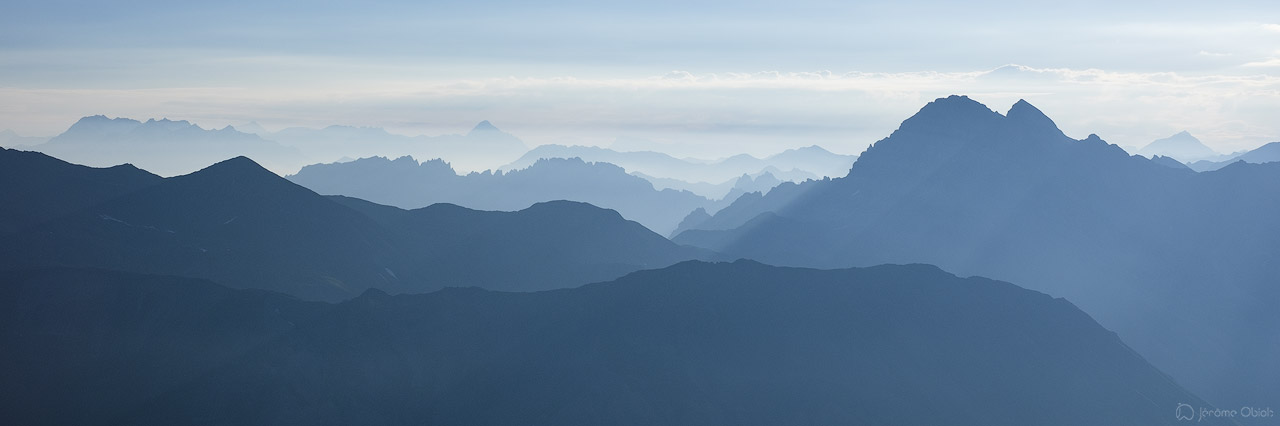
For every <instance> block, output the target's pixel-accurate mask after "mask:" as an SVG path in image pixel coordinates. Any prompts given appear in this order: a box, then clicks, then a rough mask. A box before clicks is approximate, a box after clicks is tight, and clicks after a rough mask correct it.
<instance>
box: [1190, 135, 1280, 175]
mask: <svg viewBox="0 0 1280 426" xmlns="http://www.w3.org/2000/svg"><path fill="white" fill-rule="evenodd" d="M1237 161H1243V162H1246V163H1254V164H1262V163H1272V162H1277V161H1280V142H1271V143H1268V144H1266V145H1263V146H1260V147H1258V148H1257V149H1253V150H1250V151H1246V152H1243V153H1240V154H1236V155H1232V156H1229V158H1226V159H1223V160H1221V161H1210V160H1201V161H1197V162H1194V163H1191V164H1190V165H1189V166H1191V168H1192V169H1194V170H1195V171H1197V172H1207V171H1213V170H1218V169H1221V168H1223V167H1226V166H1227V165H1229V164H1231V163H1234V162H1237Z"/></svg>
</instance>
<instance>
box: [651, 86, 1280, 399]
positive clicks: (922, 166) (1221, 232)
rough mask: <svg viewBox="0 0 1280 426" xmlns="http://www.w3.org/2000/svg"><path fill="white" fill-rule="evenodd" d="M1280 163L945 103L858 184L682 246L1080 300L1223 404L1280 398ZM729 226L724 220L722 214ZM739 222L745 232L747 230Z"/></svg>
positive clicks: (781, 193)
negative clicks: (1203, 156) (974, 281)
mask: <svg viewBox="0 0 1280 426" xmlns="http://www.w3.org/2000/svg"><path fill="white" fill-rule="evenodd" d="M1276 211H1280V163H1269V164H1247V163H1243V162H1241V163H1234V164H1231V165H1229V166H1227V167H1224V168H1222V169H1220V170H1218V171H1214V172H1204V173H1196V172H1194V171H1192V170H1188V169H1186V168H1181V169H1179V168H1173V167H1168V166H1166V165H1164V164H1158V163H1156V162H1153V161H1152V160H1149V159H1147V158H1143V157H1139V156H1130V155H1129V154H1127V153H1125V152H1124V150H1122V149H1120V148H1119V147H1116V146H1115V145H1110V144H1107V143H1106V142H1104V141H1103V140H1102V139H1101V138H1099V137H1098V136H1096V135H1089V137H1087V138H1085V139H1082V140H1076V139H1072V138H1069V137H1067V136H1066V135H1064V134H1063V133H1062V131H1060V130H1059V129H1058V128H1057V126H1056V125H1055V124H1054V123H1053V121H1052V120H1051V119H1049V118H1048V117H1047V116H1045V115H1044V114H1043V113H1042V112H1040V111H1039V110H1038V109H1036V108H1035V107H1033V106H1031V105H1030V104H1029V103H1027V102H1025V101H1020V102H1018V103H1016V104H1015V105H1014V106H1013V107H1012V108H1011V109H1010V110H1009V111H1008V113H1007V114H1004V115H1001V114H999V113H996V112H994V111H991V110H990V109H988V108H987V107H986V106H984V105H982V104H980V103H978V102H975V101H973V100H971V99H969V98H967V97H962V96H952V97H948V98H942V99H938V100H936V101H934V102H931V103H930V104H928V105H926V106H925V107H924V108H922V109H921V110H920V111H919V112H918V113H916V114H915V115H914V116H912V117H911V118H908V119H907V120H906V121H904V122H903V123H902V125H901V126H900V127H899V128H898V129H897V130H895V131H894V132H893V133H892V134H891V135H890V136H889V137H887V138H885V139H883V140H880V141H878V142H876V143H875V144H874V145H873V146H872V147H871V148H869V149H868V150H867V151H866V152H864V153H863V154H862V156H861V157H860V158H859V159H858V162H857V163H855V164H854V165H853V167H852V169H851V170H850V172H849V174H848V175H847V176H845V177H843V178H837V179H830V180H822V181H811V182H807V183H802V184H796V185H782V186H779V187H778V188H775V189H774V190H772V191H770V192H769V194H768V195H765V196H763V197H760V198H748V197H743V198H740V199H739V200H738V201H737V202H735V203H734V205H732V206H730V207H727V208H725V209H724V210H722V211H720V212H719V213H717V214H716V215H715V216H714V217H711V218H703V220H704V221H706V222H708V223H710V222H713V221H721V222H723V223H727V225H724V226H719V227H716V228H704V229H692V230H688V231H684V232H683V233H681V234H680V235H678V236H677V237H676V238H675V241H677V242H679V243H682V244H690V245H696V246H700V247H705V248H708V249H712V250H717V251H720V252H722V253H724V254H725V255H727V256H731V257H745V258H752V259H757V260H760V261H763V262H768V263H771V264H780V265H799V266H812V267H823V268H832V267H847V266H859V265H875V264H882V263H914V262H919V263H929V264H934V265H938V266H940V267H942V268H943V269H945V270H947V271H951V272H954V273H957V274H961V275H981V276H987V277H993V278H997V279H1002V280H1009V281H1011V282H1017V283H1019V284H1020V285H1023V286H1026V287H1027V288H1030V289H1035V290H1039V291H1044V292H1047V293H1049V294H1053V295H1055V296H1063V297H1066V298H1067V299H1069V300H1071V301H1073V302H1074V303H1076V304H1078V305H1079V306H1081V308H1083V309H1084V310H1085V311H1086V312H1089V313H1090V314H1091V315H1093V316H1094V317H1095V318H1097V319H1098V320H1099V322H1101V323H1102V324H1104V325H1106V326H1108V327H1111V328H1113V329H1114V330H1116V331H1117V332H1118V333H1119V334H1120V335H1121V336H1122V337H1123V338H1124V339H1125V341H1126V342H1128V343H1129V344H1131V345H1133V346H1134V347H1135V348H1136V349H1138V351H1139V352H1141V353H1143V354H1144V355H1146V356H1147V357H1148V359H1150V360H1151V361H1152V362H1153V363H1154V364H1155V365H1157V366H1159V367H1160V368H1161V369H1162V370H1164V371H1166V372H1169V373H1170V374H1172V375H1173V376H1174V377H1175V378H1177V379H1178V380H1179V381H1180V382H1181V383H1183V384H1185V385H1187V386H1188V387H1189V388H1190V389H1192V390H1193V391H1195V392H1197V393H1198V394H1199V395H1201V396H1204V397H1206V398H1207V399H1209V400H1211V401H1217V402H1220V403H1226V404H1240V403H1257V404H1261V403H1263V401H1274V400H1280V380H1276V379H1277V378H1280V363H1276V362H1274V360H1275V359H1280V340H1278V338H1277V336H1276V334H1275V333H1274V325H1275V324H1280V314H1278V313H1280V311H1277V310H1275V309H1274V304H1275V303H1276V302H1277V301H1280V287H1277V286H1276V281H1275V277H1277V276H1280V264H1278V263H1276V262H1275V261H1274V260H1273V259H1272V258H1271V257H1272V255H1273V254H1274V253H1276V252H1277V250H1280V220H1278V219H1277V217H1278V216H1276V215H1274V214H1273V212H1276ZM722 217H723V218H724V220H721V218H722ZM734 225H736V226H734Z"/></svg>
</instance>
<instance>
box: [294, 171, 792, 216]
mask: <svg viewBox="0 0 1280 426" xmlns="http://www.w3.org/2000/svg"><path fill="white" fill-rule="evenodd" d="M770 177H771V176H770ZM287 178H288V179H289V180H291V181H293V182H294V183H297V184H299V185H302V186H305V187H307V188H310V189H311V190H313V191H316V192H318V193H321V194H328V195H346V196H351V197H356V198H361V199H365V200H369V201H373V202H376V203H381V204H388V205H393V206H397V207H402V208H418V207H423V206H428V205H431V204H436V203H451V204H457V205H460V206H464V207H469V208H474V209H480V210H504V211H509V210H519V209H523V208H526V207H529V206H530V205H533V204H535V203H540V202H545V201H554V200H569V201H580V202H586V203H590V204H592V205H595V206H599V207H603V208H607V209H613V210H617V211H618V213H621V214H622V216H623V217H625V218H627V219H630V220H634V221H636V222H639V223H640V224H642V225H644V226H646V227H648V228H649V229H652V230H654V231H655V232H658V233H660V234H664V235H665V234H667V233H670V232H671V231H672V230H674V229H675V228H676V225H677V224H678V223H679V222H680V219H681V218H683V217H684V215H685V214H686V213H688V212H689V211H692V210H694V209H698V208H705V209H708V210H710V211H713V212H714V211H717V210H719V209H720V208H721V207H723V206H724V205H727V204H728V203H729V202H731V201H732V199H725V200H717V201H712V200H709V199H707V198H704V197H702V196H700V195H697V194H694V193H692V192H688V191H676V190H673V189H663V190H657V189H654V187H653V184H651V183H649V182H648V181H646V180H645V179H643V178H640V177H636V176H632V175H630V174H627V172H626V171H625V170H623V169H622V168H620V167H618V166H615V165H612V164H608V163H588V162H585V161H582V160H581V159H578V158H569V159H564V158H552V159H543V160H538V162H536V163H534V164H533V165H531V166H529V167H528V168H525V169H521V170H512V171H507V172H501V171H499V172H496V173H495V172H490V171H485V172H484V173H475V172H473V173H469V174H466V175H458V174H457V172H455V171H454V170H453V168H451V167H450V165H449V164H448V163H445V162H444V161H443V160H439V159H435V160H431V161H426V162H421V163H419V162H418V161H417V160H415V159H413V158H412V157H400V158H397V159H395V160H391V159H387V158H385V157H370V158H362V159H359V160H355V161H349V162H345V163H330V164H314V165H309V166H306V167H303V168H302V170H300V171H298V173H297V174H295V175H292V176H287ZM767 180H768V178H764V179H760V180H759V181H760V184H765V183H767ZM739 181H741V182H743V183H742V188H745V189H755V187H756V182H757V179H753V178H751V177H742V178H739ZM742 190H743V189H739V190H738V192H733V193H732V195H734V196H737V195H741V193H742V192H741V191H742ZM731 192H732V191H731Z"/></svg>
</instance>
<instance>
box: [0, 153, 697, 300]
mask: <svg viewBox="0 0 1280 426" xmlns="http://www.w3.org/2000/svg"><path fill="white" fill-rule="evenodd" d="M0 163H3V164H5V165H6V166H7V167H6V168H5V170H6V171H8V170H11V169H10V168H9V167H8V166H10V165H17V166H15V167H17V168H14V169H12V170H26V171H28V173H25V174H24V175H23V177H22V178H13V177H11V176H8V175H0V176H4V178H5V181H4V182H3V183H4V185H0V187H4V188H5V189H4V190H3V191H0V195H4V196H6V197H13V198H6V199H4V200H0V201H2V202H3V204H4V205H6V206H11V207H9V208H12V209H14V210H15V212H13V213H6V215H4V216H3V217H0V218H3V219H5V220H6V222H5V223H4V224H3V225H4V226H3V228H4V229H10V230H12V231H9V232H6V233H5V234H4V238H3V239H0V267H3V268H18V267H32V266H72V267H92V268H105V269H114V270H121V271H131V272H141V273H155V274H170V275H180V276H186V277H193V278H203V279H210V280H213V281H216V282H218V283H221V284H225V285H229V286H232V287H239V288H260V289H268V290H274V291H279V292H283V293H287V294H290V295H293V296H296V297H301V298H305V299H312V300H329V301H337V300H345V299H348V298H351V297H354V296H356V295H358V294H360V293H361V292H363V291H364V290H366V289H369V288H379V289H383V290H385V291H388V292H391V293H401V292H424V291H430V290H434V289H439V288H442V287H446V286H458V285H466V286H479V287H485V288H491V289H503V290H537V289H546V288H553V287H561V286H572V285H580V284H584V283H587V282H593V281H600V280H606V279H611V278H614V277H618V276H621V275H622V274H625V273H627V272H631V271H635V270H638V269H644V268H655V267H662V266H666V265H670V264H673V263H675V262H678V261H682V260H688V259H697V258H708V256H711V254H710V253H709V252H706V251H704V250H700V249H692V248H685V247H679V246H677V245H676V244H674V243H672V242H670V241H669V240H667V239H666V238H664V237H662V236H661V235H658V234H655V233H653V232H652V231H649V230H648V229H646V228H645V227H643V226H641V225H640V224H638V223H635V222H630V221H627V220H625V219H623V218H622V217H621V216H620V215H619V214H618V213H617V212H615V211H612V210H605V209H601V208H598V207H594V206H591V205H589V204H584V203H573V202H564V201H558V202H548V203H539V204H536V205H533V206H530V207H528V208H526V209H523V210H520V211H517V212H486V211H476V210H471V209H466V208H461V207H457V206H453V205H444V204H441V205H433V206H429V207H426V208H422V209H416V210H402V209H398V208H395V207H388V206H382V205H376V204H372V203H369V202H365V201H362V200H355V199H348V198H342V197H324V196H321V195H318V194H316V193H314V192H312V191H310V190H308V189H306V188H303V187H301V186H298V185H296V184H294V183H292V182H289V181H288V180H286V179H284V178H281V177H279V176H278V175H276V174H274V173H271V172H270V171H267V170H266V169H263V168H262V167H261V166H259V165H258V164H256V163H254V162H253V161H252V160H249V159H247V158H244V157H237V158H234V159H231V160H227V161H223V162H220V163H217V164H215V165H213V166H210V167H207V168H205V169H202V170H200V171H198V172H195V173H192V174H189V175H183V176H177V177H173V178H167V179H161V178H158V177H155V176H153V175H150V174H147V173H146V172H142V171H140V170H137V169H134V168H132V167H116V168H110V169H93V168H87V167H83V166H77V165H72V164H69V163H66V162H63V161H60V160H56V159H53V158H49V157H47V156H44V155H43V154H38V153H29V152H21V151H13V150H4V151H3V156H2V157H0ZM107 177H111V178H113V179H116V181H117V182H119V184H117V183H113V182H111V181H108V180H106V178H107ZM11 178H12V179H13V180H9V179H11ZM55 187H56V188H57V190H56V191H51V192H52V193H51V194H49V195H47V197H50V198H49V199H48V200H43V201H41V200H39V199H38V198H32V197H29V196H28V195H26V194H31V193H40V192H42V191H47V190H49V189H51V188H55ZM27 199H34V200H37V201H40V202H37V203H28V202H27V201H26V200H27Z"/></svg>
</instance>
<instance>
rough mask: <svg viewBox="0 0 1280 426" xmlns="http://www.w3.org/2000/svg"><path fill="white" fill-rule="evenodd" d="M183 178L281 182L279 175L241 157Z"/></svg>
mask: <svg viewBox="0 0 1280 426" xmlns="http://www.w3.org/2000/svg"><path fill="white" fill-rule="evenodd" d="M182 177H183V178H196V179H202V180H205V179H213V180H223V179H233V180H234V181H235V182H244V181H245V180H252V181H259V182H261V181H263V180H264V179H265V180H266V181H273V180H283V179H284V178H281V177H280V176H279V175H277V174H275V173H272V172H271V171H270V170H267V169H266V168H263V167H262V165H259V164H258V163H257V162H256V161H253V160H250V159H249V157H245V156H243V155H241V156H239V157H235V158H231V159H228V160H223V161H219V162H217V163H215V164H213V165H211V166H209V167H205V168H203V169H200V170H197V171H195V172H193V173H191V174H188V175H185V176H182Z"/></svg>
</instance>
